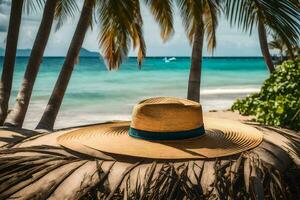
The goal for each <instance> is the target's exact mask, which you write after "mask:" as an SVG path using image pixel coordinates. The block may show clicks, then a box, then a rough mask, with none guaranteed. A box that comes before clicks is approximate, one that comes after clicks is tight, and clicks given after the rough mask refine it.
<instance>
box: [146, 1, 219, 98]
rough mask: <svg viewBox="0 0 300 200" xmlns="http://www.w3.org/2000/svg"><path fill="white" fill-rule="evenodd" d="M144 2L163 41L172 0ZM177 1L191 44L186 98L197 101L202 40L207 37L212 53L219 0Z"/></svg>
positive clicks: (170, 30) (169, 23) (170, 25)
mask: <svg viewBox="0 0 300 200" xmlns="http://www.w3.org/2000/svg"><path fill="white" fill-rule="evenodd" d="M145 1H146V4H147V5H148V6H149V7H150V10H151V11H152V14H153V15H154V17H155V20H156V21H157V22H158V23H159V24H160V27H161V29H162V31H161V36H162V39H163V40H164V41H166V40H167V39H168V38H170V37H171V35H172V33H173V17H172V13H173V1H172V0H160V1H157V0H145ZM176 3H177V6H178V8H179V11H180V14H181V17H182V20H183V25H184V27H185V30H186V32H187V36H188V38H189V41H190V43H191V44H192V55H191V67H190V75H189V82H188V92H187V98H188V99H190V100H193V101H196V102H199V101H200V83H201V68H202V52H203V43H204V38H205V36H206V38H207V48H208V51H209V52H212V51H213V49H214V48H215V47H216V28H217V25H218V14H219V9H220V5H219V0H203V1H202V0H195V1H189V0H176Z"/></svg>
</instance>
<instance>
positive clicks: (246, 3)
mask: <svg viewBox="0 0 300 200" xmlns="http://www.w3.org/2000/svg"><path fill="white" fill-rule="evenodd" d="M224 7H225V15H226V17H227V18H228V19H229V21H230V23H231V24H235V25H237V26H238V27H240V28H242V30H244V31H245V32H249V33H250V34H251V33H252V32H253V29H254V28H255V27H256V26H257V27H258V33H259V34H258V35H259V40H260V45H261V49H262V53H263V56H264V58H265V60H266V63H267V65H268V67H269V70H270V72H272V71H274V66H273V64H272V59H271V56H270V53H269V50H268V46H267V32H271V33H274V34H278V35H279V36H280V38H281V39H282V41H283V42H284V44H285V45H286V46H287V48H288V49H292V47H293V46H298V45H299V35H300V26H299V23H300V17H299V13H300V7H299V3H297V2H296V1H291V0H281V1H278V0H225V6H224Z"/></svg>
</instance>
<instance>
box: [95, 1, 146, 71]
mask: <svg viewBox="0 0 300 200" xmlns="http://www.w3.org/2000/svg"><path fill="white" fill-rule="evenodd" d="M98 21H99V22H100V33H99V46H100V49H101V51H102V54H103V57H104V59H105V60H106V62H107V67H108V69H109V70H111V69H118V68H119V66H120V64H121V63H122V61H123V59H124V58H125V57H127V55H128V52H129V49H130V46H131V41H133V47H134V48H135V47H138V48H139V55H138V60H139V64H141V62H142V58H143V57H144V56H145V50H146V48H145V42H144V39H143V34H142V18H141V15H140V8H139V2H138V1H137V0H103V1H98Z"/></svg>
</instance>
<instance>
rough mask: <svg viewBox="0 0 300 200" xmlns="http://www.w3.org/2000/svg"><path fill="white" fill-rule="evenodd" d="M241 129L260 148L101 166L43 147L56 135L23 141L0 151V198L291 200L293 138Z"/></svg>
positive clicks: (295, 192) (296, 147)
mask: <svg viewBox="0 0 300 200" xmlns="http://www.w3.org/2000/svg"><path fill="white" fill-rule="evenodd" d="M249 125H251V126H254V127H256V128H258V129H260V130H261V131H262V132H263V134H264V139H263V142H262V143H261V144H260V145H259V146H258V147H256V148H254V149H252V150H249V151H246V152H243V153H241V154H238V155H232V156H227V157H222V158H218V159H197V160H184V161H176V160H175V161H174V160H173V161H172V160H156V161H154V160H147V159H140V158H136V159H133V158H128V160H127V158H126V157H123V159H122V160H105V159H101V158H91V157H88V156H84V155H83V154H76V153H75V152H73V151H68V150H66V149H64V148H63V147H60V146H51V145H44V144H43V143H46V142H49V141H51V143H52V142H53V141H56V138H57V137H58V136H59V135H60V134H58V133H59V132H56V133H53V134H48V135H44V136H42V138H36V139H33V140H28V141H27V142H26V141H24V140H23V141H20V144H19V146H15V147H13V148H8V149H2V150H0V155H1V157H0V199H7V198H10V199H13V198H17V197H20V196H22V197H23V198H26V199H47V198H53V199H129V200H130V199H132V200H133V199H151V200H154V199H263V198H266V199H270V198H272V199H276V198H279V197H280V198H282V199H299V197H300V185H299V181H298V180H299V178H300V170H299V169H300V168H299V167H300V136H299V133H297V132H294V131H290V130H286V129H278V128H274V127H268V126H260V125H253V124H249ZM51 135H52V136H51ZM30 138H31V137H29V138H28V139H30ZM45 138H47V139H45ZM26 143H27V144H26Z"/></svg>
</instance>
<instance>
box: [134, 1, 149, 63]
mask: <svg viewBox="0 0 300 200" xmlns="http://www.w3.org/2000/svg"><path fill="white" fill-rule="evenodd" d="M133 4H134V7H133V8H134V9H133V11H132V12H133V14H134V18H135V21H134V22H133V23H132V31H131V32H130V35H131V38H132V41H133V49H135V48H138V55H137V61H138V66H139V68H140V67H141V65H142V61H143V58H144V57H145V56H146V43H145V40H144V36H143V30H142V26H143V19H142V16H141V10H140V3H139V1H138V0H133Z"/></svg>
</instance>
